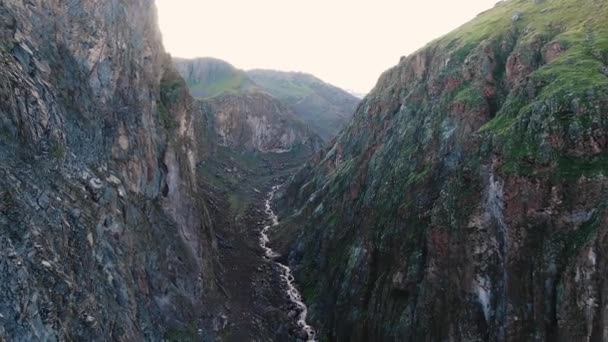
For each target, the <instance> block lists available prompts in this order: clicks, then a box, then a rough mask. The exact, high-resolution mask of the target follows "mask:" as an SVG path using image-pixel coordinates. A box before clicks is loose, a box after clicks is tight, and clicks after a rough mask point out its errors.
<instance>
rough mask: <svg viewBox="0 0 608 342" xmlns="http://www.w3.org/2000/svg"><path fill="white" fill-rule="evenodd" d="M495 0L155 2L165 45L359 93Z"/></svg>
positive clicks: (177, 53)
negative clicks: (295, 74) (310, 78)
mask: <svg viewBox="0 0 608 342" xmlns="http://www.w3.org/2000/svg"><path fill="white" fill-rule="evenodd" d="M496 2H497V0H465V1H454V0H156V4H157V6H158V12H159V18H160V27H161V31H162V33H163V40H164V44H165V48H166V49H167V51H168V52H170V53H171V54H172V55H173V56H176V57H185V58H193V57H215V58H219V59H223V60H225V61H227V62H229V63H231V64H233V65H234V66H236V67H238V68H240V69H245V70H248V69H254V68H264V69H275V70H284V71H303V72H307V73H311V74H313V75H315V76H317V77H319V78H321V79H323V80H324V81H327V82H329V83H332V84H334V85H337V86H339V87H342V88H344V89H350V90H354V91H357V92H361V93H366V92H368V91H369V90H370V89H371V88H372V87H373V86H374V85H375V84H376V81H377V79H378V77H379V76H380V74H381V73H382V72H383V71H385V70H386V69H388V68H390V67H392V66H394V65H395V64H397V62H398V61H399V58H400V57H401V56H403V55H407V54H409V53H412V52H414V51H416V50H417V49H418V48H420V47H422V46H424V45H425V44H426V43H428V42H430V41H431V40H433V39H435V38H438V37H440V36H441V35H443V34H445V33H448V32H449V31H451V30H452V29H455V28H457V27H458V26H460V25H461V24H464V23H465V22H467V21H468V20H470V19H472V18H474V17H475V16H476V15H477V14H478V13H479V12H482V11H483V10H486V9H488V8H490V7H492V6H493V5H494V4H495V3H496Z"/></svg>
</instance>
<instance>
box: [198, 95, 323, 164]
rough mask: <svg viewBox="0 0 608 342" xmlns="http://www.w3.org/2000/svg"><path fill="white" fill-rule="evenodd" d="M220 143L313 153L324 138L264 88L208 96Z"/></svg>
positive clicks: (250, 147)
mask: <svg viewBox="0 0 608 342" xmlns="http://www.w3.org/2000/svg"><path fill="white" fill-rule="evenodd" d="M203 107H204V108H206V109H207V110H208V111H209V113H211V117H212V118H213V121H214V129H215V132H216V134H217V136H218V144H220V145H222V146H227V147H231V148H234V149H244V150H246V151H260V152H264V153H269V152H273V153H285V152H289V151H291V150H293V149H304V150H306V151H308V153H310V154H312V153H313V152H315V151H318V150H319V149H320V148H321V145H322V141H321V139H320V138H319V137H318V136H317V135H316V134H314V133H313V132H311V131H310V130H309V129H308V127H307V126H306V125H304V124H303V123H302V122H301V121H299V120H298V119H297V118H296V117H295V115H294V114H293V112H291V111H290V110H289V109H288V108H287V107H285V106H284V105H283V104H282V103H281V102H279V101H277V100H276V99H275V98H273V97H272V96H270V95H268V94H266V93H263V92H249V93H242V94H225V95H220V96H217V97H215V98H212V99H208V100H205V101H204V103H203Z"/></svg>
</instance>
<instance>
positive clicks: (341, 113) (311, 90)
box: [247, 70, 361, 142]
mask: <svg viewBox="0 0 608 342" xmlns="http://www.w3.org/2000/svg"><path fill="white" fill-rule="evenodd" d="M247 75H248V76H249V77H250V78H251V79H252V80H253V81H254V82H255V83H256V84H258V85H259V86H260V87H262V88H263V89H264V90H265V91H267V92H269V93H270V94H272V95H273V96H274V97H276V98H277V99H279V100H281V101H282V102H284V103H285V104H286V105H287V106H289V107H290V108H292V110H293V111H294V112H295V113H296V115H297V116H298V118H299V119H300V120H302V121H303V122H305V123H306V124H308V125H309V126H310V127H311V129H312V130H313V131H314V132H315V133H317V134H319V136H320V137H321V138H323V140H325V141H327V142H329V141H331V140H332V139H333V138H334V137H336V136H337V135H338V134H339V133H340V131H341V130H342V129H343V128H344V126H346V124H347V123H348V122H349V121H350V119H351V118H352V115H353V113H354V112H355V109H356V108H357V105H358V104H359V102H360V101H361V100H360V99H359V98H357V97H355V96H353V95H351V94H349V93H348V92H346V91H344V90H342V89H340V88H338V87H334V86H332V85H331V84H328V83H325V82H323V81H322V80H320V79H318V78H316V77H314V76H312V75H309V74H304V73H299V72H281V71H274V70H250V71H248V72H247Z"/></svg>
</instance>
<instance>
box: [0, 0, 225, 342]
mask: <svg viewBox="0 0 608 342" xmlns="http://www.w3.org/2000/svg"><path fill="white" fill-rule="evenodd" d="M0 42H1V43H0V99H1V100H0V160H2V163H1V165H0V230H1V231H2V234H0V255H1V257H0V339H2V338H8V339H9V340H12V341H21V340H23V341H31V340H47V341H49V340H125V341H137V340H159V339H161V338H162V337H163V336H164V335H165V333H166V332H167V331H168V330H170V329H171V328H172V327H175V328H183V327H185V326H190V325H193V326H195V327H197V328H201V329H202V330H201V333H202V334H212V329H211V327H210V326H209V324H207V323H205V322H207V321H210V319H207V320H206V321H205V320H203V318H209V317H211V316H212V315H213V312H214V311H213V309H212V307H211V305H212V304H211V301H210V300H209V298H212V297H213V294H214V293H215V291H216V285H215V272H216V266H215V259H216V257H215V254H216V253H215V249H216V247H215V241H214V240H215V234H214V233H213V222H212V218H211V217H210V216H209V215H208V214H207V208H206V204H205V203H206V201H205V196H203V195H202V191H200V189H198V185H197V181H196V179H197V165H198V163H199V162H200V161H201V160H203V159H204V158H205V157H206V155H207V152H208V148H209V147H208V142H207V140H206V139H205V137H204V134H203V130H202V129H201V127H204V126H205V123H203V122H200V120H203V119H204V117H203V115H202V114H201V113H200V107H199V106H195V105H193V101H192V99H191V98H190V95H189V94H188V91H187V88H186V87H185V84H184V82H183V81H182V80H181V78H180V77H179V75H178V74H177V72H176V71H175V70H174V67H173V65H172V62H171V59H170V57H169V56H168V55H167V54H166V53H165V52H164V50H163V47H162V44H161V37H160V33H159V31H158V28H157V23H156V12H155V7H154V3H153V1H152V0H133V1H128V2H124V1H117V0H108V1H92V0H91V1H88V0H82V1H61V0H58V1H42V0H40V1H38V0H32V1H18V0H2V1H1V2H0ZM203 315H207V316H206V317H203ZM206 324H207V325H206Z"/></svg>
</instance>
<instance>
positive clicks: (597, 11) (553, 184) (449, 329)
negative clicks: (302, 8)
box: [274, 0, 608, 341]
mask: <svg viewBox="0 0 608 342" xmlns="http://www.w3.org/2000/svg"><path fill="white" fill-rule="evenodd" d="M607 14H608V5H606V2H604V1H595V0H584V1H574V0H553V1H544V2H543V1H534V2H533V1H527V0H526V1H524V0H512V1H504V2H500V3H498V4H497V5H496V7H495V8H494V9H492V10H490V11H487V12H485V13H482V14H480V15H479V16H478V17H477V18H475V19H474V20H473V21H472V22H470V23H469V24H466V25H464V26H463V27H461V28H460V29H458V30H456V31H454V32H453V33H451V34H449V35H447V36H445V37H443V38H441V39H438V40H437V41H435V42H433V43H431V44H429V45H428V46H427V47H425V48H424V49H422V50H420V51H418V52H416V53H414V54H412V55H411V56H408V57H404V58H403V59H402V60H401V61H400V63H399V65H397V66H396V67H394V68H392V69H391V70H389V71H387V72H386V73H385V74H384V75H382V77H381V78H380V80H379V82H378V85H377V86H376V88H375V89H374V91H373V92H372V93H371V94H370V95H369V96H368V97H367V98H366V99H365V100H364V101H363V103H362V104H361V105H360V106H359V109H358V111H357V112H356V114H355V118H354V122H352V124H350V126H349V127H348V128H347V129H346V130H345V131H344V133H343V134H342V135H341V136H340V137H339V138H338V139H337V141H336V142H335V144H333V146H331V147H329V148H328V149H327V150H325V151H324V152H323V153H319V154H318V155H317V156H316V157H315V158H314V159H313V160H312V161H311V162H309V163H308V164H307V165H306V166H305V167H304V168H303V169H302V171H301V172H300V173H299V174H298V175H297V176H295V177H294V178H293V179H292V181H291V183H290V184H289V185H287V186H286V188H285V189H284V191H283V194H282V196H281V197H280V198H278V199H277V200H276V202H275V204H276V205H277V206H282V216H283V217H282V220H283V222H284V223H283V225H282V226H281V227H280V228H279V229H278V230H277V231H276V233H275V237H274V238H275V239H279V240H280V241H281V243H279V244H277V246H275V247H276V248H275V249H280V250H282V251H283V254H284V255H286V256H287V255H288V256H289V257H288V258H287V259H289V262H290V263H291V264H292V266H294V268H296V277H297V280H298V281H299V283H300V284H302V285H303V290H304V291H303V292H304V296H305V299H306V301H307V302H308V303H309V306H310V311H311V312H310V314H311V316H312V320H313V322H314V324H316V327H317V328H318V329H319V330H320V333H321V338H322V339H324V340H338V341H346V340H350V341H368V340H376V341H380V340H383V341H444V340H453V341H454V340H455V341H463V340H466V341H488V340H489V341H531V340H534V341H556V340H557V341H603V340H606V339H608V330H607V326H608V318H607V317H608V316H607V315H608V311H607V310H608V297H607V295H606V294H607V293H608V283H607V282H606V277H605V274H606V272H607V271H608V269H607V265H608V260H607V259H606V256H605V254H604V253H603V251H604V250H605V247H606V243H607V241H606V234H607V233H608V230H607V229H608V212H607V211H606V208H607V205H608V202H607V201H608V179H607V178H606V177H607V174H606V172H607V171H606V170H608V169H607V166H608V165H607V164H606V161H607V158H608V122H607V121H606V115H607V113H608V102H607V99H608V73H606V70H607V65H608V58H607V56H608V39H607V38H606V37H608V26H606V21H605V20H604V18H605V17H606V15H607Z"/></svg>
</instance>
